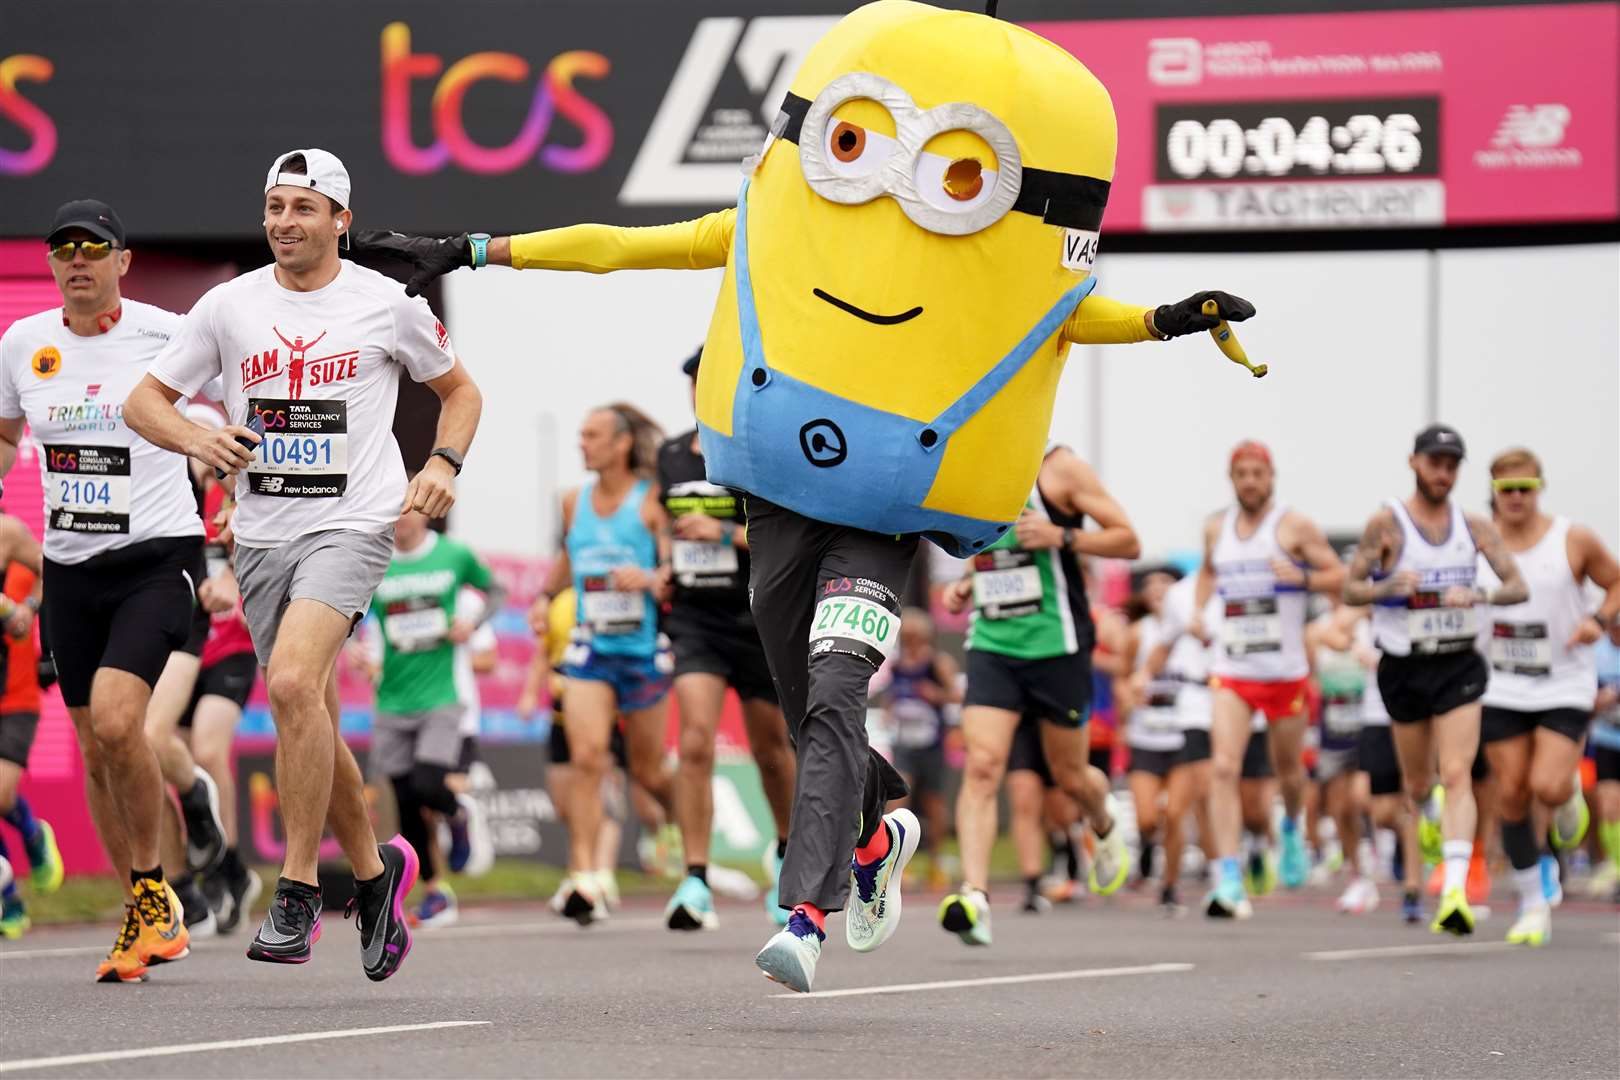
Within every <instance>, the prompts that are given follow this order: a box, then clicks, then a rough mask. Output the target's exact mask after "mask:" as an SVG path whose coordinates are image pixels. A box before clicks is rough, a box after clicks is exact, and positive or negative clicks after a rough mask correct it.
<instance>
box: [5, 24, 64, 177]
mask: <svg viewBox="0 0 1620 1080" xmlns="http://www.w3.org/2000/svg"><path fill="white" fill-rule="evenodd" d="M55 72H56V68H55V67H53V66H52V65H51V62H50V61H49V60H47V59H45V58H44V57H43V56H34V55H32V54H30V53H18V54H17V55H16V56H7V57H5V58H4V59H0V117H3V118H4V119H6V120H9V121H10V122H11V123H12V124H14V125H16V126H17V127H19V128H21V129H22V130H23V133H24V134H25V135H27V136H28V149H26V150H0V175H3V176H31V175H33V174H34V173H37V172H39V170H41V169H43V168H44V167H45V166H47V165H49V164H50V163H51V158H53V157H55V156H56V125H55V124H54V123H52V122H51V118H50V117H49V116H47V115H45V110H43V109H41V108H40V107H39V106H38V105H35V104H34V103H33V102H32V101H29V100H28V99H27V98H25V97H23V96H22V95H21V94H19V93H18V92H17V84H18V83H20V82H39V83H42V82H49V81H50V78H51V76H52V75H53V74H55Z"/></svg>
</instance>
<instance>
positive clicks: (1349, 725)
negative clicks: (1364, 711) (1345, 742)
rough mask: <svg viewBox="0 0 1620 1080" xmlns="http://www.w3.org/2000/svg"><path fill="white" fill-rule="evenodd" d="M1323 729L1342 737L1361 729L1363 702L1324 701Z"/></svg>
mask: <svg viewBox="0 0 1620 1080" xmlns="http://www.w3.org/2000/svg"><path fill="white" fill-rule="evenodd" d="M1322 730H1324V731H1326V732H1327V733H1328V734H1329V735H1337V736H1340V737H1341V738H1342V737H1344V736H1347V735H1354V734H1356V733H1357V732H1358V731H1360V730H1361V702H1359V701H1349V700H1341V701H1324V702H1323V703H1322Z"/></svg>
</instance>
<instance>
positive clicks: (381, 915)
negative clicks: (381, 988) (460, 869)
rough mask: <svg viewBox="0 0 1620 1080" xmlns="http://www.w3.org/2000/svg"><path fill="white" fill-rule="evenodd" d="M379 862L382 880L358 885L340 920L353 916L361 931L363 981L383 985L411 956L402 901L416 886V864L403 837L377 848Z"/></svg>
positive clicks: (409, 846)
mask: <svg viewBox="0 0 1620 1080" xmlns="http://www.w3.org/2000/svg"><path fill="white" fill-rule="evenodd" d="M377 854H378V855H379V856H380V857H381V858H382V864H383V872H382V876H381V877H380V878H378V879H376V880H373V881H367V882H360V883H357V884H358V886H359V887H358V888H356V889H355V891H354V896H352V897H350V899H349V904H348V906H347V907H345V908H344V909H343V917H344V918H345V919H347V918H348V917H349V916H350V915H351V914H352V915H354V916H355V920H354V922H355V926H356V928H358V929H359V931H360V966H361V967H362V968H364V969H365V972H366V978H368V979H370V980H371V981H372V982H382V981H383V980H384V979H386V978H388V977H389V976H390V975H392V974H393V973H394V972H396V971H398V970H399V966H400V965H401V964H403V963H404V962H405V958H406V957H407V956H409V955H410V954H411V928H410V927H409V926H407V925H406V924H405V897H407V896H409V895H410V892H411V887H412V886H414V885H415V884H416V872H417V869H418V867H419V865H420V864H419V863H418V862H417V858H416V849H415V848H413V847H411V845H410V844H408V843H407V842H406V841H405V838H404V837H403V836H395V837H394V838H393V839H392V840H390V841H388V843H386V844H379V845H377Z"/></svg>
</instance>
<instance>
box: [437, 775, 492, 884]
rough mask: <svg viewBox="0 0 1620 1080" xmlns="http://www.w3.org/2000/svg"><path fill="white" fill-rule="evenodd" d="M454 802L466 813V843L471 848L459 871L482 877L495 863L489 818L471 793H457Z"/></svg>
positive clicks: (469, 875) (470, 875)
mask: <svg viewBox="0 0 1620 1080" xmlns="http://www.w3.org/2000/svg"><path fill="white" fill-rule="evenodd" d="M456 802H457V803H459V804H460V806H461V809H462V812H463V813H464V814H466V815H467V845H468V847H469V848H470V849H471V850H470V852H469V854H468V855H467V865H466V866H464V867H462V869H461V872H462V873H463V874H465V875H467V876H468V877H483V876H484V875H485V874H487V873H489V871H490V868H491V867H493V866H494V865H495V838H494V837H493V836H492V835H491V834H490V831H489V818H487V817H485V816H484V807H483V805H482V804H481V803H479V801H478V800H477V799H475V798H473V797H472V796H471V795H457V796H456ZM445 850H449V849H448V848H447V849H445Z"/></svg>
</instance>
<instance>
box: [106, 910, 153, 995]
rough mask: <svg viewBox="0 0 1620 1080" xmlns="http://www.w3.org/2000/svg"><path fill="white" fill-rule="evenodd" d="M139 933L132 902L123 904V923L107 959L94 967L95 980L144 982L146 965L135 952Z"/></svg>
mask: <svg viewBox="0 0 1620 1080" xmlns="http://www.w3.org/2000/svg"><path fill="white" fill-rule="evenodd" d="M140 934H141V919H140V916H139V915H137V914H135V905H134V904H125V905H124V925H123V926H122V927H120V928H119V930H118V939H117V940H116V941H114V942H113V947H112V951H111V952H109V953H108V954H107V959H105V960H103V961H102V962H101V966H100V967H98V968H96V982H103V983H126V982H145V981H146V965H145V964H143V963H141V958H140V956H139V954H137V953H136V952H135V939H136V938H138V937H140Z"/></svg>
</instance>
